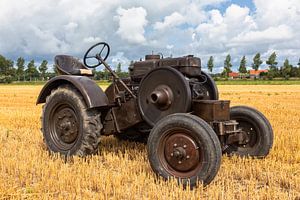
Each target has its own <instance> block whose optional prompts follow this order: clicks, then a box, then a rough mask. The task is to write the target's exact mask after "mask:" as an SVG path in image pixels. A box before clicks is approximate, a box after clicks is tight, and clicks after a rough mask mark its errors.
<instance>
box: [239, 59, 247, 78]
mask: <svg viewBox="0 0 300 200" xmlns="http://www.w3.org/2000/svg"><path fill="white" fill-rule="evenodd" d="M246 64H247V61H246V57H245V56H243V57H242V59H241V62H240V67H239V72H240V73H243V74H244V73H247V68H246Z"/></svg>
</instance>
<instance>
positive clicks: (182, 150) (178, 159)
mask: <svg viewBox="0 0 300 200" xmlns="http://www.w3.org/2000/svg"><path fill="white" fill-rule="evenodd" d="M164 153H165V159H166V161H167V163H168V164H169V165H170V166H171V167H172V168H173V169H174V170H175V171H176V172H178V173H180V172H187V171H191V170H193V169H195V168H196V167H197V166H199V163H200V159H201V158H200V154H199V147H198V146H197V144H196V143H195V141H194V140H193V138H191V137H190V136H188V135H186V134H185V133H176V134H173V135H171V136H170V137H169V138H167V139H166V142H165V149H164Z"/></svg>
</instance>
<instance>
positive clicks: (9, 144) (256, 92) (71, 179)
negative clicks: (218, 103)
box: [0, 85, 300, 199]
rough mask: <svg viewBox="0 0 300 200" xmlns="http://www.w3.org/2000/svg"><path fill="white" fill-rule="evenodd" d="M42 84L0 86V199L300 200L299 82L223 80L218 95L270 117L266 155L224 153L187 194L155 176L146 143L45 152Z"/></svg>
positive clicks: (108, 142) (110, 140)
mask: <svg viewBox="0 0 300 200" xmlns="http://www.w3.org/2000/svg"><path fill="white" fill-rule="evenodd" d="M41 87H42V86H30V85H27V86H22V85H14V86H10V85H4V86H0V199H11V198H13V199H14V198H16V199H20V198H22V199H25V198H28V199H200V198H201V199H202V198H204V199H300V85H263V86H262V85H231V86H230V85H221V86H219V90H220V93H221V99H229V100H232V103H231V105H248V106H253V107H255V108H257V109H258V110H260V111H261V112H262V113H264V114H265V115H266V117H267V118H268V119H269V120H270V122H271V124H272V126H273V129H274V134H275V141H274V147H273V149H272V151H271V154H270V155H269V156H268V157H267V158H266V159H262V160H256V159H241V158H238V157H231V158H228V157H226V156H223V158H222V165H221V169H220V171H219V173H218V175H217V176H216V178H215V180H214V181H213V182H212V184H210V185H209V186H207V187H205V188H203V187H202V186H199V187H198V188H196V189H194V190H192V191H190V190H183V189H182V188H180V187H178V186H177V185H176V183H175V181H169V182H164V181H161V180H157V179H156V178H155V175H154V173H153V172H152V170H151V168H150V165H149V163H148V158H147V152H146V148H145V145H143V144H137V143H129V142H120V141H118V140H116V139H115V138H114V137H112V136H111V137H103V139H102V143H101V146H100V147H99V148H100V155H97V156H93V157H89V158H86V159H82V158H74V159H73V160H72V161H69V162H65V160H63V159H61V158H60V157H59V156H49V153H48V152H47V150H46V148H45V145H44V143H43V138H42V135H41V132H40V115H41V105H39V106H36V105H35V101H36V99H37V96H38V93H39V91H40V89H41Z"/></svg>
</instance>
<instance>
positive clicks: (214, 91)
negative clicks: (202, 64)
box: [198, 71, 219, 100]
mask: <svg viewBox="0 0 300 200" xmlns="http://www.w3.org/2000/svg"><path fill="white" fill-rule="evenodd" d="M201 75H203V76H199V77H198V80H199V81H200V82H204V84H203V86H204V87H205V88H206V90H207V92H208V96H207V97H205V100H219V91H218V87H217V85H216V82H215V81H214V79H213V78H212V77H211V76H210V75H209V74H208V73H206V72H204V71H201Z"/></svg>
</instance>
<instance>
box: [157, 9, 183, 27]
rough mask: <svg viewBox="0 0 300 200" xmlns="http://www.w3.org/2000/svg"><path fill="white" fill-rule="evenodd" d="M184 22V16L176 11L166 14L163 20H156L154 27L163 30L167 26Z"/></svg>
mask: <svg viewBox="0 0 300 200" xmlns="http://www.w3.org/2000/svg"><path fill="white" fill-rule="evenodd" d="M184 22H185V19H184V17H183V16H182V15H181V14H179V13H178V12H174V13H172V14H171V15H169V16H166V17H165V19H164V21H163V22H156V23H155V24H154V29H157V30H164V29H167V28H172V27H174V26H179V25H181V24H182V23H184Z"/></svg>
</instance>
